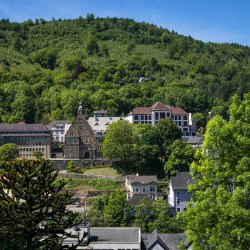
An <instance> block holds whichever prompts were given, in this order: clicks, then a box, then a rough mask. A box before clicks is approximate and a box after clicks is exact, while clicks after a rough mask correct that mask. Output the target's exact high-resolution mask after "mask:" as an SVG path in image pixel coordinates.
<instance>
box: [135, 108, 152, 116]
mask: <svg viewBox="0 0 250 250" xmlns="http://www.w3.org/2000/svg"><path fill="white" fill-rule="evenodd" d="M131 113H132V114H133V115H137V114H138V115H151V114H152V109H151V107H137V108H134V109H133V110H132V111H131Z"/></svg>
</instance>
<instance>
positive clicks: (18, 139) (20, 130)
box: [0, 122, 51, 159]
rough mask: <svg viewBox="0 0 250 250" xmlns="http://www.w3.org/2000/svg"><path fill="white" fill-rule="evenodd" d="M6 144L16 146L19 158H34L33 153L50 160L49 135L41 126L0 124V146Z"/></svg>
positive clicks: (48, 131)
mask: <svg viewBox="0 0 250 250" xmlns="http://www.w3.org/2000/svg"><path fill="white" fill-rule="evenodd" d="M6 143H14V144H16V145H17V146H18V149H19V157H21V158H26V159H32V158H34V156H33V152H34V151H39V152H41V153H42V154H43V156H42V157H43V158H50V152H51V134H50V130H49V129H48V128H47V127H46V126H45V125H43V124H25V123H23V122H22V123H19V124H0V145H3V144H6Z"/></svg>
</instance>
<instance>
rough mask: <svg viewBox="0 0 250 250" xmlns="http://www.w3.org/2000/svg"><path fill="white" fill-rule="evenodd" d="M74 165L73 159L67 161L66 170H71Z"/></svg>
mask: <svg viewBox="0 0 250 250" xmlns="http://www.w3.org/2000/svg"><path fill="white" fill-rule="evenodd" d="M74 167H75V163H74V162H73V161H69V163H68V165H67V171H68V172H72V171H73V168H74Z"/></svg>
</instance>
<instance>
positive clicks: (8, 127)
mask: <svg viewBox="0 0 250 250" xmlns="http://www.w3.org/2000/svg"><path fill="white" fill-rule="evenodd" d="M1 132H9V133H13V132H19V133H20V132H49V129H48V128H47V127H46V126H45V125H43V124H0V133H1Z"/></svg>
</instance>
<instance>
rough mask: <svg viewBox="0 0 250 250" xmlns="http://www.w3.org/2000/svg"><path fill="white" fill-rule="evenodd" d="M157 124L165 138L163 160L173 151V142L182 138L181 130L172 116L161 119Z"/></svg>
mask: <svg viewBox="0 0 250 250" xmlns="http://www.w3.org/2000/svg"><path fill="white" fill-rule="evenodd" d="M156 126H157V128H159V130H160V133H161V137H162V139H163V144H162V156H163V160H164V161H166V160H167V159H168V157H169V155H170V153H171V149H170V146H171V144H172V143H173V142H174V141H175V140H177V139H181V130H180V128H178V126H177V125H176V123H175V122H174V121H173V120H172V119H171V118H166V119H161V120H160V121H159V122H158V123H157V125H156Z"/></svg>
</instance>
